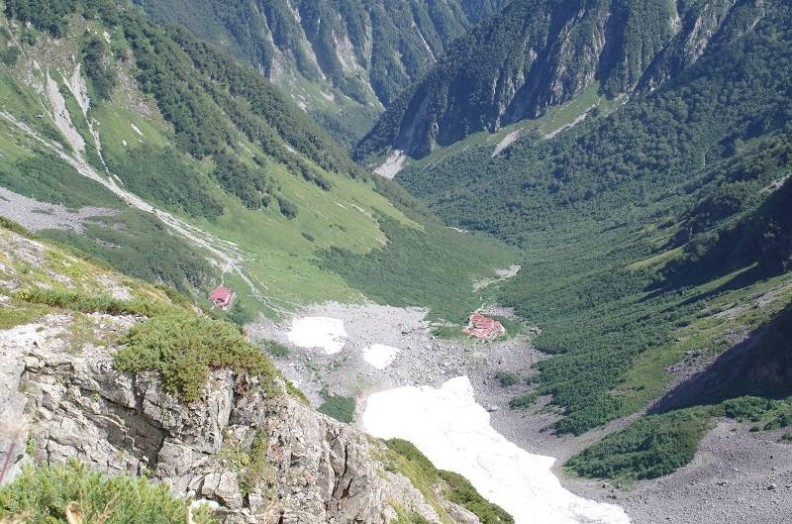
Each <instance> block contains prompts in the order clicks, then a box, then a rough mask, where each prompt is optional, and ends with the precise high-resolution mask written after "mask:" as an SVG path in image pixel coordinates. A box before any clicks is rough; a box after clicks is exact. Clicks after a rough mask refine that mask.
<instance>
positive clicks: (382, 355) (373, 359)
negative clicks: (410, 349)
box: [363, 344, 401, 369]
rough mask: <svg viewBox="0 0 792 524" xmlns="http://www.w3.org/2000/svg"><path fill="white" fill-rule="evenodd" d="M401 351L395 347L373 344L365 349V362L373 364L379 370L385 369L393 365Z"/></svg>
mask: <svg viewBox="0 0 792 524" xmlns="http://www.w3.org/2000/svg"><path fill="white" fill-rule="evenodd" d="M399 351H401V350H400V349H399V348H395V347H393V346H386V345H384V344H372V345H370V346H368V347H365V348H363V360H365V361H366V362H368V363H369V364H371V365H372V366H374V367H375V368H377V369H385V368H386V367H388V366H390V365H391V364H393V359H395V358H396V355H398V354H399Z"/></svg>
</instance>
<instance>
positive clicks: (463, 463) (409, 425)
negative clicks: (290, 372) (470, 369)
mask: <svg viewBox="0 0 792 524" xmlns="http://www.w3.org/2000/svg"><path fill="white" fill-rule="evenodd" d="M362 423H363V428H364V429H365V431H367V432H368V433H370V434H371V435H373V436H375V437H378V438H383V439H390V438H401V439H405V440H409V441H410V442H412V443H413V444H415V445H416V446H417V447H418V449H420V450H421V451H422V452H423V453H424V454H425V455H426V456H427V457H428V458H429V460H431V461H432V462H433V463H434V464H435V465H436V466H437V467H438V468H440V469H446V470H450V471H454V472H457V473H459V474H460V475H463V476H464V477H466V478H467V479H468V480H469V481H470V482H471V483H472V484H473V486H474V487H475V488H476V489H477V490H478V491H479V492H480V493H481V494H482V495H483V496H484V497H486V498H487V499H489V500H490V501H492V502H494V503H495V504H498V505H500V506H501V507H503V508H504V509H505V510H506V511H508V512H509V513H511V514H512V516H514V519H515V523H516V524H539V523H550V522H552V523H553V524H582V523H589V524H595V523H596V524H628V523H629V522H630V520H629V518H628V517H627V514H626V513H625V512H624V510H623V509H621V508H620V507H618V506H615V505H612V504H603V503H598V502H594V501H591V500H587V499H584V498H582V497H578V496H577V495H574V494H572V493H570V492H569V491H567V490H566V489H564V488H563V487H562V486H561V483H560V482H559V481H558V479H557V478H556V477H555V476H554V475H553V473H552V471H551V468H552V467H553V463H554V462H555V459H554V458H552V457H545V456H541V455H534V454H531V453H528V452H527V451H525V450H523V449H521V448H519V447H517V445H515V444H513V443H512V442H509V441H508V440H506V438H505V437H503V436H502V435H501V434H499V433H498V432H496V431H495V430H494V429H493V428H492V426H491V425H490V416H489V414H488V413H487V411H486V410H485V409H484V408H483V407H481V406H479V405H478V404H477V403H476V401H475V398H474V396H473V386H472V385H471V383H470V380H469V379H468V378H467V377H458V378H454V379H451V380H449V381H448V382H446V383H445V384H443V386H442V387H441V388H440V389H434V388H430V387H426V386H423V387H403V388H398V389H393V390H390V391H383V392H380V393H375V394H373V395H371V396H370V397H369V398H368V401H367V403H366V411H365V412H364V414H363V420H362Z"/></svg>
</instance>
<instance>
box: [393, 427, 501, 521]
mask: <svg viewBox="0 0 792 524" xmlns="http://www.w3.org/2000/svg"><path fill="white" fill-rule="evenodd" d="M385 444H386V445H387V446H388V449H389V450H391V451H393V452H395V453H397V454H398V455H400V456H401V457H403V458H404V459H405V460H407V461H408V462H409V464H410V465H411V466H412V469H413V473H415V474H418V475H419V476H420V481H421V482H425V483H429V484H433V485H438V484H441V485H442V488H443V490H442V493H443V495H444V496H445V497H446V498H447V499H448V500H450V501H451V502H454V503H455V504H459V505H460V506H462V507H463V508H465V509H467V510H468V511H470V512H472V513H474V514H475V515H476V516H477V517H478V518H479V520H480V521H481V522H482V524H512V523H513V522H514V518H513V517H512V516H511V515H509V514H508V513H507V512H506V511H505V510H504V509H503V508H501V507H500V506H498V505H497V504H493V503H491V502H489V501H488V500H487V499H485V498H484V497H482V496H481V495H480V494H479V493H478V491H476V488H474V487H473V485H472V484H470V482H469V481H468V480H467V479H466V478H465V477H463V476H462V475H459V474H458V473H454V472H451V471H443V470H439V469H437V468H436V467H435V466H434V464H432V462H431V461H430V460H429V459H428V458H426V455H424V454H423V453H421V452H420V450H418V448H416V447H415V446H414V445H413V444H412V443H411V442H408V441H406V440H402V439H390V440H386V441H385ZM411 480H412V481H413V483H415V479H413V478H411Z"/></svg>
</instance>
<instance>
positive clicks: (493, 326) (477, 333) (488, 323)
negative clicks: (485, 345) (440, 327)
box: [462, 312, 506, 339]
mask: <svg viewBox="0 0 792 524" xmlns="http://www.w3.org/2000/svg"><path fill="white" fill-rule="evenodd" d="M462 332H463V333H465V334H468V335H470V336H471V337H476V338H482V339H491V338H495V337H497V336H498V335H503V334H504V333H506V328H504V327H503V324H501V323H500V322H498V321H497V320H495V319H494V318H489V317H485V316H484V315H482V314H481V313H478V312H476V313H473V314H472V315H470V318H469V319H468V325H467V327H466V328H465V329H463V330H462Z"/></svg>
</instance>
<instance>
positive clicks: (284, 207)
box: [278, 196, 299, 220]
mask: <svg viewBox="0 0 792 524" xmlns="http://www.w3.org/2000/svg"><path fill="white" fill-rule="evenodd" d="M278 208H279V209H280V212H281V215H283V216H285V217H286V218H288V219H289V220H291V219H293V218H297V214H298V213H299V210H298V209H297V206H295V205H294V204H293V203H291V202H290V201H288V200H286V199H285V198H283V197H282V196H279V197H278Z"/></svg>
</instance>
